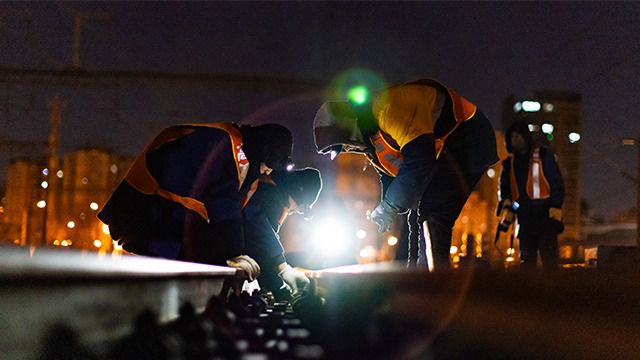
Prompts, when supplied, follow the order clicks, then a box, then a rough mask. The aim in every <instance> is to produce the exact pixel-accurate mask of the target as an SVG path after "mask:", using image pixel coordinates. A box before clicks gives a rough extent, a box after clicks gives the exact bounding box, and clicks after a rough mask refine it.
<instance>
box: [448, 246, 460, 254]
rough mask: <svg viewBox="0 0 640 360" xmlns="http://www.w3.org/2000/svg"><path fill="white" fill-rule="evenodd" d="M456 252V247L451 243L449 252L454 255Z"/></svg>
mask: <svg viewBox="0 0 640 360" xmlns="http://www.w3.org/2000/svg"><path fill="white" fill-rule="evenodd" d="M457 253H458V247H457V246H455V245H451V248H450V249H449V254H451V255H455V254H457Z"/></svg>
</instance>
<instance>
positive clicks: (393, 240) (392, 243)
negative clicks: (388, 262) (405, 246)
mask: <svg viewBox="0 0 640 360" xmlns="http://www.w3.org/2000/svg"><path fill="white" fill-rule="evenodd" d="M387 244H389V246H396V245H397V244H398V238H397V237H395V236H389V238H388V239H387Z"/></svg>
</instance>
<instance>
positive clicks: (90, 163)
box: [51, 147, 131, 249]
mask: <svg viewBox="0 0 640 360" xmlns="http://www.w3.org/2000/svg"><path fill="white" fill-rule="evenodd" d="M63 164H64V165H63V169H62V173H61V174H60V175H61V177H60V178H61V180H62V189H61V191H60V193H59V195H60V200H61V203H60V204H61V206H60V207H59V211H58V212H57V213H56V217H55V220H56V222H57V224H58V226H55V229H56V231H57V233H55V234H52V235H53V236H52V237H51V238H52V239H53V241H56V240H58V241H60V242H61V241H63V240H67V243H68V242H71V243H72V244H73V247H76V248H81V249H92V248H98V249H101V248H103V247H107V248H109V249H110V246H111V239H110V237H109V236H108V234H106V233H105V231H103V229H102V223H100V221H99V220H98V219H97V218H96V214H97V213H98V211H99V210H100V209H101V208H102V206H103V205H104V203H105V202H106V201H107V200H108V199H109V196H110V194H111V192H112V191H113V190H114V189H115V187H116V186H117V185H118V182H119V181H120V180H121V179H122V177H123V176H124V174H125V172H126V170H128V167H129V166H130V164H131V163H130V160H127V159H126V158H123V157H122V156H119V155H116V154H113V153H111V152H110V151H108V150H106V149H100V148H95V147H88V148H83V149H78V150H76V151H74V152H72V153H69V154H67V155H65V156H64V159H63ZM56 244H57V243H56Z"/></svg>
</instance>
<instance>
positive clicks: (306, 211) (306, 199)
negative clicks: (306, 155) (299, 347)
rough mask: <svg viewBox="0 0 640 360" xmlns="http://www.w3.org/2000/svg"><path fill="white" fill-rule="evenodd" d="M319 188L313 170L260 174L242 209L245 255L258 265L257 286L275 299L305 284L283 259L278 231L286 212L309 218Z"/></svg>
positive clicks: (300, 288) (305, 278)
mask: <svg viewBox="0 0 640 360" xmlns="http://www.w3.org/2000/svg"><path fill="white" fill-rule="evenodd" d="M321 189H322V179H321V177H320V171H318V170H317V169H314V168H304V169H299V170H295V171H274V172H272V173H271V174H270V175H263V176H261V177H260V183H259V186H258V190H257V191H256V193H255V194H254V195H253V197H252V198H251V200H250V201H249V203H248V204H247V206H246V207H245V209H244V216H245V225H244V226H245V229H244V231H245V236H246V239H247V240H246V241H247V255H249V256H250V257H252V258H253V259H255V260H256V261H257V262H258V264H260V267H261V269H262V271H261V275H260V277H259V278H258V282H259V284H260V287H261V288H263V289H266V290H269V291H271V292H272V293H273V294H274V295H275V296H276V298H277V299H286V298H287V297H289V296H291V295H292V294H295V293H297V292H299V291H301V290H304V288H305V287H306V286H307V285H308V284H309V279H308V278H307V277H306V276H305V275H304V273H302V272H301V271H298V270H297V269H295V268H293V267H291V265H289V263H288V262H287V259H286V256H285V251H284V248H283V246H282V243H281V242H280V238H279V235H278V232H279V231H280V227H281V226H282V224H283V223H284V221H285V219H286V218H287V216H288V215H292V214H301V215H302V216H304V217H305V218H310V216H311V208H312V207H313V205H314V204H315V202H316V200H317V199H318V195H319V194H320V190H321ZM283 282H284V284H285V285H286V286H283Z"/></svg>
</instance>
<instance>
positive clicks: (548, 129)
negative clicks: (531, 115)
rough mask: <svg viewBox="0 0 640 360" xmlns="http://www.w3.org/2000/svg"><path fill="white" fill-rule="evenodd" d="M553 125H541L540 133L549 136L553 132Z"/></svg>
mask: <svg viewBox="0 0 640 360" xmlns="http://www.w3.org/2000/svg"><path fill="white" fill-rule="evenodd" d="M553 129H554V128H553V125H552V124H549V123H544V124H542V132H543V133H545V134H551V133H552V132H553Z"/></svg>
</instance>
